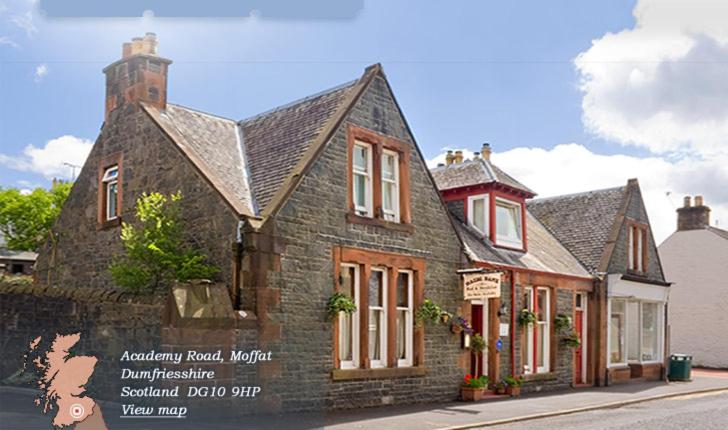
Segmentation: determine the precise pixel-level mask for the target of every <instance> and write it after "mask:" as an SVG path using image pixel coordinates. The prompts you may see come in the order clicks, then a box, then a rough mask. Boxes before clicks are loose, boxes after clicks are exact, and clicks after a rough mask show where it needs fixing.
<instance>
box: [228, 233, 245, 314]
mask: <svg viewBox="0 0 728 430" xmlns="http://www.w3.org/2000/svg"><path fill="white" fill-rule="evenodd" d="M244 225H245V222H244V221H243V220H238V228H237V232H236V234H235V244H234V245H233V246H234V250H235V251H234V252H235V264H234V266H235V273H234V274H233V284H234V285H233V288H232V294H231V297H230V298H231V299H232V302H233V308H234V309H237V308H238V306H239V305H240V291H241V290H242V283H243V279H242V276H241V275H240V272H241V270H242V268H243V254H244V250H245V247H244V243H243V241H244V240H245V236H244V235H243V226H244Z"/></svg>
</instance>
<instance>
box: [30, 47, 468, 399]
mask: <svg viewBox="0 0 728 430" xmlns="http://www.w3.org/2000/svg"><path fill="white" fill-rule="evenodd" d="M156 49H157V41H156V37H155V36H154V35H153V34H148V35H147V36H145V37H144V38H137V39H134V41H133V42H132V43H127V44H124V48H123V55H122V58H121V59H120V60H118V61H116V62H115V63H113V64H111V65H109V66H108V67H106V68H105V69H104V73H105V75H106V103H105V106H106V113H105V121H104V123H103V125H102V127H101V132H100V135H99V137H98V139H97V140H96V142H95V144H94V146H93V149H92V150H91V153H90V155H89V157H88V159H87V161H86V163H85V165H84V166H83V168H82V170H81V172H80V174H79V177H78V179H77V181H76V183H75V185H74V187H73V189H72V191H71V193H70V196H69V198H68V200H67V202H66V204H65V205H64V207H63V209H62V212H61V214H60V216H59V219H58V221H57V223H56V224H55V226H54V227H53V240H50V241H48V243H47V244H46V245H45V246H44V247H43V249H42V251H41V252H40V256H39V259H38V269H37V271H38V276H37V279H38V280H39V282H41V283H44V284H48V285H49V286H57V287H62V288H68V287H74V286H83V287H94V288H109V287H112V285H111V280H110V277H109V274H108V270H107V269H108V266H109V263H110V262H111V261H112V259H113V257H114V255H116V254H117V253H119V252H120V251H121V249H122V248H121V242H120V239H119V234H120V225H121V221H122V220H124V221H132V220H133V214H134V204H135V201H136V199H137V198H138V197H139V196H140V195H141V194H142V193H143V192H151V191H156V192H161V193H172V192H176V191H178V190H179V191H181V193H182V196H183V199H182V214H183V220H184V225H185V227H186V233H187V235H188V238H187V239H188V240H189V241H190V242H191V243H192V244H193V245H194V246H195V247H196V248H198V249H200V250H202V251H203V252H204V253H205V254H206V255H207V256H208V260H209V262H211V263H212V264H214V265H215V266H217V267H218V268H219V269H220V272H219V275H218V276H219V279H217V281H219V282H223V283H225V284H226V285H228V286H229V292H230V296H231V297H232V298H233V300H232V302H233V306H234V307H235V309H236V310H242V311H244V312H242V313H240V315H245V316H244V317H242V316H241V317H240V318H241V320H242V319H243V318H244V319H245V320H244V321H239V324H247V325H246V327H249V326H250V325H251V324H252V325H253V326H254V328H255V333H256V339H255V340H254V342H255V343H256V344H257V345H258V347H260V348H263V349H267V350H270V351H272V356H273V357H274V361H273V362H271V363H267V364H266V366H264V367H263V366H261V367H260V369H259V372H258V376H257V377H258V382H259V384H260V385H261V386H262V387H263V393H262V399H261V404H260V408H261V410H284V411H292V410H312V409H330V408H348V407H364V406H374V405H381V404H389V403H414V402H432V401H445V400H454V399H455V398H456V397H457V395H458V387H459V383H460V380H461V378H462V376H463V374H464V373H465V371H466V369H465V365H460V363H464V362H465V361H466V356H467V353H466V352H464V351H465V350H464V349H462V348H461V345H460V343H459V340H458V339H457V338H456V337H454V336H452V334H451V333H450V332H449V331H448V330H447V328H445V327H442V326H433V327H430V326H418V325H416V324H415V323H414V316H415V315H414V314H415V310H416V309H417V308H418V306H419V305H420V304H421V303H422V302H423V300H424V298H425V297H427V298H430V299H432V300H433V301H435V302H437V303H438V304H440V305H441V306H443V307H444V308H446V309H454V308H456V307H458V306H460V305H461V304H462V291H461V290H460V287H459V285H460V284H459V277H458V274H457V270H458V269H459V268H462V267H465V264H466V263H465V261H464V260H463V258H462V256H463V253H462V242H461V241H460V239H459V236H458V232H457V231H456V230H455V229H454V226H453V223H452V222H451V219H450V216H449V213H448V211H447V209H446V207H445V205H444V202H443V200H442V198H441V196H440V194H439V193H438V192H437V188H436V187H435V184H434V182H433V179H432V176H431V174H430V172H429V170H428V169H427V167H426V164H425V161H424V159H423V157H422V154H421V152H420V150H419V148H418V147H417V144H416V142H415V140H414V137H413V135H412V132H411V131H410V129H409V126H408V125H407V122H406V120H405V118H404V116H403V114H402V112H401V110H400V108H399V105H398V104H397V101H396V99H395V97H394V94H393V92H392V89H391V87H390V85H389V83H388V81H387V78H386V76H385V75H384V72H383V71H382V68H381V66H380V65H373V66H370V67H368V68H367V69H366V70H365V71H364V73H363V74H362V75H361V76H360V77H359V78H357V79H355V80H354V81H351V82H348V83H345V84H343V85H339V86H337V87H335V88H332V89H329V90H326V91H324V92H321V93H319V94H315V95H312V96H310V97H307V98H305V99H302V100H298V101H295V102H292V103H290V104H287V105H285V106H281V107H278V108H276V109H273V110H271V111H268V112H264V113H261V114H259V115H256V116H254V117H252V118H247V119H243V120H233V119H228V118H222V117H219V116H216V115H212V114H208V113H203V112H200V111H197V110H194V109H191V108H187V107H183V106H180V105H176V104H172V103H168V101H167V79H168V71H169V68H170V66H171V64H172V62H171V61H170V60H168V59H165V58H162V57H160V56H158V55H157V51H156ZM336 291H339V292H343V293H344V294H347V295H349V296H350V297H351V298H352V299H353V300H354V301H355V303H356V305H357V311H356V312H355V313H354V314H353V315H351V316H350V317H344V316H341V317H339V318H334V320H333V321H331V320H328V319H327V312H326V306H327V301H328V299H329V297H330V296H331V295H332V294H333V293H334V292H336ZM246 333H247V331H246ZM240 342H241V343H242V342H243V340H240Z"/></svg>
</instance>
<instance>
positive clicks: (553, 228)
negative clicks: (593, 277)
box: [527, 186, 627, 273]
mask: <svg viewBox="0 0 728 430" xmlns="http://www.w3.org/2000/svg"><path fill="white" fill-rule="evenodd" d="M626 192H627V187H626V186H622V187H616V188H608V189H604V190H596V191H588V192H584V193H578V194H569V195H564V196H557V197H549V198H543V199H535V200H531V201H529V202H528V203H527V208H528V211H529V212H531V213H532V214H533V215H534V216H535V217H536V218H537V219H538V221H540V222H541V223H542V224H543V225H544V226H545V227H546V228H547V229H548V230H549V231H550V232H551V233H552V234H553V235H554V236H556V238H557V239H558V240H559V241H560V242H561V243H562V244H563V245H564V246H565V247H566V249H568V250H569V251H570V252H571V253H572V254H573V255H574V256H575V257H576V258H577V259H579V261H580V262H581V263H582V264H583V265H584V267H586V268H587V270H589V271H590V272H591V273H596V271H597V268H598V267H599V262H600V260H601V258H602V254H603V253H604V250H605V249H606V244H607V240H608V238H609V235H610V233H611V231H612V227H613V225H614V222H615V220H616V217H617V213H618V212H619V209H620V208H621V206H622V202H623V199H624V196H625V193H626Z"/></svg>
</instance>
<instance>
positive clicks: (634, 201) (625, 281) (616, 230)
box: [527, 179, 670, 385]
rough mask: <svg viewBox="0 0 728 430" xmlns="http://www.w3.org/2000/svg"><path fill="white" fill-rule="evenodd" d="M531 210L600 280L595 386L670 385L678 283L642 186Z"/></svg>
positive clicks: (594, 321) (534, 204)
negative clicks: (669, 335) (673, 285)
mask: <svg viewBox="0 0 728 430" xmlns="http://www.w3.org/2000/svg"><path fill="white" fill-rule="evenodd" d="M527 207H528V210H529V211H530V212H531V213H532V214H533V215H534V216H535V217H536V218H537V219H538V220H539V221H540V222H541V223H542V224H543V225H544V226H545V227H546V228H547V229H548V230H549V231H550V232H551V233H552V234H553V235H554V236H556V238H557V239H558V240H559V241H560V242H561V243H562V244H563V245H564V246H565V247H566V249H568V250H569V251H570V252H571V253H572V254H573V255H574V256H575V257H576V258H577V259H578V260H579V261H580V262H581V263H582V264H583V265H584V267H585V268H586V269H587V270H588V271H589V272H590V273H591V274H592V275H594V276H595V277H596V278H597V280H598V281H597V283H596V285H595V292H594V294H595V296H596V303H597V309H595V312H592V313H591V315H592V318H591V319H590V321H589V324H590V325H591V326H592V327H595V328H597V329H596V330H592V331H590V334H591V335H592V339H594V344H593V347H594V348H596V353H595V363H596V364H595V374H594V382H595V384H597V385H605V384H611V383H617V382H627V381H642V380H657V379H661V378H664V377H665V357H666V354H665V350H666V348H665V343H666V342H665V340H666V332H667V330H666V328H667V323H668V319H667V302H668V291H669V288H668V287H669V286H670V283H669V282H666V281H665V274H664V272H663V270H662V265H661V264H660V258H659V256H658V254H657V247H656V244H655V241H654V237H653V235H652V229H651V228H650V222H649V219H648V217H647V212H646V210H645V206H644V202H643V200H642V193H641V191H640V187H639V183H638V182H637V180H636V179H630V180H629V181H628V182H627V185H626V186H622V187H616V188H610V189H605V190H597V191H589V192H585V193H578V194H571V195H565V196H558V197H550V198H544V199H536V200H532V201H530V202H529V203H528V204H527Z"/></svg>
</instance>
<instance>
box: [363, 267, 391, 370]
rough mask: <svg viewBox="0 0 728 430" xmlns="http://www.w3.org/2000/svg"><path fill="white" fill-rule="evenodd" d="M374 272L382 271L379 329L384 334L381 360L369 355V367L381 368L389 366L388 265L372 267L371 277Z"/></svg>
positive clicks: (380, 346)
mask: <svg viewBox="0 0 728 430" xmlns="http://www.w3.org/2000/svg"><path fill="white" fill-rule="evenodd" d="M374 272H381V273H382V306H381V313H380V314H379V330H380V331H381V332H382V336H381V337H380V339H379V341H380V345H379V351H380V357H379V360H372V358H371V357H369V367H370V368H372V369H374V368H380V367H387V296H388V295H389V286H388V273H389V272H388V269H387V268H386V267H372V269H371V273H370V275H369V277H370V279H371V277H372V274H373V273H374ZM368 288H369V280H367V289H368ZM368 296H369V295H368V294H367V302H368ZM379 307H380V306H374V308H379ZM370 308H371V306H370V305H369V303H367V312H369V311H370ZM370 325H371V324H370ZM367 331H369V327H367ZM368 348H369V345H367V356H369V351H368Z"/></svg>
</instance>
